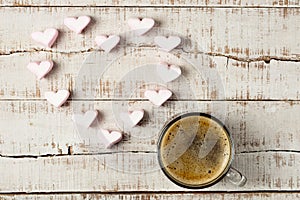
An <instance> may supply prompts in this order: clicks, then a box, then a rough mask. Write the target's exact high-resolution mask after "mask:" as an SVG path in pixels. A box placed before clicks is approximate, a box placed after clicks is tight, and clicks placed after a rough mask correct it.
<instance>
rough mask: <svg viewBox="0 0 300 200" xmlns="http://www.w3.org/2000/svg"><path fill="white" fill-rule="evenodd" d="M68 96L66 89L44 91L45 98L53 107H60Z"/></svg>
mask: <svg viewBox="0 0 300 200" xmlns="http://www.w3.org/2000/svg"><path fill="white" fill-rule="evenodd" d="M69 96H70V92H69V91H68V90H58V91H57V92H56V93H55V92H45V98H46V99H47V101H48V102H49V103H51V104H52V105H54V106H55V107H57V108H58V107H60V106H61V105H63V104H64V103H65V102H66V101H67V99H68V98H69Z"/></svg>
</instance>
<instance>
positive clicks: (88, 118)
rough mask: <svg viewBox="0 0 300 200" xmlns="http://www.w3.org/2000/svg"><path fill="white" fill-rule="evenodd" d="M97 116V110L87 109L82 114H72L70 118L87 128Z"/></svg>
mask: <svg viewBox="0 0 300 200" xmlns="http://www.w3.org/2000/svg"><path fill="white" fill-rule="evenodd" d="M97 116H98V111H97V110H89V111H87V112H85V113H84V115H81V114H73V116H72V120H73V121H74V122H75V123H76V124H78V125H79V126H83V127H85V128H88V127H90V126H91V124H92V123H93V122H94V121H95V119H96V118H97Z"/></svg>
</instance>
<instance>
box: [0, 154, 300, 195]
mask: <svg viewBox="0 0 300 200" xmlns="http://www.w3.org/2000/svg"><path fill="white" fill-rule="evenodd" d="M0 162H1V165H0V169H1V170H0V175H1V179H0V191H1V192H64V191H68V192H84V191H97V192H117V191H119V192H122V191H162V192H163V191H189V190H187V189H184V188H180V187H178V186H176V185H175V184H174V183H172V182H171V181H169V180H168V179H167V178H166V177H165V176H164V175H163V172H161V170H160V169H159V166H158V162H157V155H156V153H119V154H118V153H114V154H105V155H92V156H91V155H89V156H87V155H85V156H59V157H44V158H38V159H32V158H18V159H16V158H0ZM299 164H300V155H299V153H271V152H270V153H252V154H237V155H236V159H235V160H234V162H233V166H234V167H236V168H238V169H239V170H240V171H241V172H242V173H244V175H245V176H247V177H248V182H247V184H246V185H245V186H244V187H236V186H234V185H232V184H230V183H229V182H227V181H226V180H225V179H224V180H222V181H221V182H220V183H218V184H217V185H215V186H213V187H211V188H207V189H203V190H201V191H256V190H259V191H261V190H264V191H271V190H289V191H295V190H296V191H299V188H300V176H299V174H300V173H299V172H300V171H299V168H297V167H295V166H299ZM12 166H13V170H8V169H11V168H12Z"/></svg>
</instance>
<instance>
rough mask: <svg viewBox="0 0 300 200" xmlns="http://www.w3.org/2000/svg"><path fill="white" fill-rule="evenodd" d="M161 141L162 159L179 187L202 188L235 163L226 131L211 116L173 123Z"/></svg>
mask: <svg viewBox="0 0 300 200" xmlns="http://www.w3.org/2000/svg"><path fill="white" fill-rule="evenodd" d="M163 131H164V134H162V136H161V138H160V144H159V149H158V151H159V158H160V164H161V166H162V167H163V171H164V172H165V174H166V175H167V176H168V177H169V178H170V179H171V180H173V181H175V182H176V183H178V184H180V185H183V186H189V187H193V186H195V187H202V186H207V185H210V184H212V183H214V182H215V181H216V180H218V179H219V178H221V177H222V175H224V174H225V173H226V172H227V170H228V168H229V165H230V161H231V159H232V146H231V139H230V136H229V134H228V132H227V131H226V129H225V128H224V127H223V126H222V125H221V124H220V123H218V122H217V121H215V120H213V119H211V118H210V117H208V116H200V115H196V116H195V115H190V116H184V117H181V118H179V119H177V120H175V121H173V122H172V123H171V124H170V125H169V126H167V127H166V128H165V129H164V130H163Z"/></svg>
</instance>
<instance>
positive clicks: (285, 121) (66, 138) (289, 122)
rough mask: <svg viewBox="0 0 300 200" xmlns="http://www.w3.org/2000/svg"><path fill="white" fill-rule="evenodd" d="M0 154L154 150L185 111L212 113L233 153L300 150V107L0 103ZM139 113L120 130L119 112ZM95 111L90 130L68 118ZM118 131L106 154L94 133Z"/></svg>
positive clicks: (268, 104)
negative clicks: (142, 114)
mask: <svg viewBox="0 0 300 200" xmlns="http://www.w3.org/2000/svg"><path fill="white" fill-rule="evenodd" d="M0 105H1V106H0V109H1V112H0V126H1V130H0V154H1V155H2V156H22V155H23V156H24V155H25V156H27V155H28V156H30V155H32V156H39V155H47V154H55V155H59V154H68V150H69V146H71V147H72V152H71V153H72V154H88V153H105V152H115V151H116V152H124V151H125V152H126V151H141V152H145V151H151V152H154V151H156V143H157V139H158V137H159V130H160V129H161V128H162V126H163V124H164V123H165V121H166V120H167V119H170V118H171V117H172V116H173V115H175V114H178V113H182V112H187V111H201V112H207V113H211V114H212V115H214V116H216V117H217V118H219V119H220V120H222V121H224V123H225V124H226V126H227V127H228V129H229V130H230V132H231V133H232V137H233V140H234V142H235V151H236V152H237V153H247V152H265V151H272V150H274V151H299V150H300V149H299V146H300V140H299V136H298V133H299V131H300V125H299V123H298V121H297V120H298V119H299V118H300V103H299V102H292V101H290V102H283V101H278V102H272V101H271V102H264V101H259V102H256V101H253V102H214V101H212V102H210V101H208V102H198V101H194V102H192V101H171V102H167V104H166V105H165V106H163V107H161V108H157V107H154V106H153V105H152V104H151V103H149V102H148V101H130V102H124V101H115V102H101V101H100V102H93V101H90V102H88V101H76V102H69V103H68V106H67V107H62V108H60V109H56V108H54V107H53V106H51V105H49V104H48V103H47V102H45V101H43V102H39V101H38V102H35V101H19V102H18V101H17V102H16V101H12V102H11V101H5V102H0ZM137 108H143V109H145V110H146V112H147V117H146V118H145V120H144V121H143V124H142V125H141V126H139V127H136V128H134V129H129V128H126V127H125V126H124V123H123V122H122V121H121V120H120V117H119V112H126V111H127V109H137ZM90 109H97V110H99V112H100V115H101V118H102V119H101V121H100V122H99V123H98V124H97V125H96V126H94V128H92V129H89V130H82V129H78V127H77V126H76V125H75V124H73V122H72V120H71V117H72V114H74V113H76V114H79V113H81V112H82V111H87V110H90ZM100 127H101V128H106V129H111V130H114V129H117V130H121V131H123V132H124V133H125V139H124V140H123V142H121V143H120V144H119V145H117V146H116V147H115V148H113V149H112V150H105V149H104V148H103V145H101V140H100V139H98V137H97V129H99V128H100Z"/></svg>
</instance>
